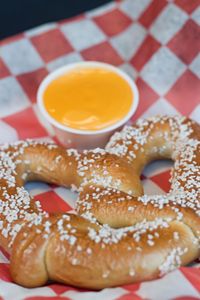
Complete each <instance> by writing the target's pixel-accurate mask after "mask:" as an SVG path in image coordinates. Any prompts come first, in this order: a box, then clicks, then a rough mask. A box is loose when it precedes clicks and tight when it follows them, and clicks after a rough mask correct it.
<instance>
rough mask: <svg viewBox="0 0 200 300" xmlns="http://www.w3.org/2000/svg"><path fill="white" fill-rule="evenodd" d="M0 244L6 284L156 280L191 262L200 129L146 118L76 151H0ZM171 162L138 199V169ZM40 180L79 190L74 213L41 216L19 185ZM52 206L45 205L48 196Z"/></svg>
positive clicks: (19, 147) (20, 146)
mask: <svg viewBox="0 0 200 300" xmlns="http://www.w3.org/2000/svg"><path fill="white" fill-rule="evenodd" d="M0 150H1V151H0V244H1V246H2V247H3V248H4V249H5V250H7V251H8V252H9V253H11V275H12V278H13V280H14V281H15V282H17V283H18V284H21V285H23V286H27V287H36V286H40V285H43V284H45V283H46V281H47V280H49V279H50V280H54V281H58V282H63V283H66V284H70V285H74V286H79V287H87V288H92V289H101V288H104V287H111V286H116V285H121V284H128V283H133V282H137V281H141V280H142V281H144V280H149V279H153V278H156V277H158V276H161V275H163V274H165V273H167V272H169V271H171V270H173V269H174V268H176V267H179V266H181V265H186V264H188V263H189V262H191V261H193V260H194V259H196V258H197V257H199V252H200V250H199V245H200V217H199V216H200V199H199V198H200V151H199V150H200V126H199V125H198V124H196V123H195V122H193V121H191V120H189V119H187V118H184V117H165V116H163V117H153V118H149V119H147V120H141V121H138V122H137V123H136V125H133V126H126V127H124V129H123V130H122V131H121V132H119V133H116V134H114V136H113V137H112V138H111V140H110V142H109V143H108V145H107V147H106V150H102V149H95V150H91V151H84V152H83V153H78V152H77V151H76V150H73V149H70V150H66V149H64V148H62V147H59V146H57V145H55V144H50V143H45V142H36V141H25V142H17V143H15V144H12V145H5V146H1V148H0ZM160 158H171V159H173V160H174V169H173V172H172V177H171V189H170V191H169V193H168V194H166V195H155V196H150V195H149V196H147V195H143V188H142V185H141V182H140V178H139V175H140V172H141V170H142V168H143V167H144V166H145V165H146V164H147V163H148V162H149V161H151V160H154V159H160ZM35 179H36V180H42V181H46V182H49V183H55V184H59V185H63V186H66V187H70V186H71V187H72V188H73V189H74V188H76V189H77V190H78V191H79V198H78V200H77V212H78V215H73V214H67V213H66V214H57V215H52V214H47V213H45V212H43V211H42V210H41V208H40V205H39V203H38V202H35V201H34V200H33V199H32V198H31V197H30V195H29V194H28V192H27V191H26V190H25V189H24V187H23V185H24V182H25V181H27V180H35ZM50 201H51V200H50Z"/></svg>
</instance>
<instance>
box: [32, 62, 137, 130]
mask: <svg viewBox="0 0 200 300" xmlns="http://www.w3.org/2000/svg"><path fill="white" fill-rule="evenodd" d="M79 67H82V68H91V67H92V68H95V67H102V68H104V69H108V70H112V71H113V72H115V73H116V74H118V75H119V76H121V77H122V78H123V79H125V80H126V82H127V83H128V84H129V86H130V87H131V90H132V92H133V95H134V97H133V99H132V105H131V108H130V110H129V111H128V113H127V114H126V115H125V117H123V118H122V119H121V120H119V121H118V122H116V123H114V124H112V125H111V126H108V127H105V128H103V129H100V130H80V129H75V128H71V127H68V126H66V125H62V124H61V123H59V122H58V121H57V120H55V119H54V118H53V117H52V116H51V115H50V114H49V113H48V112H47V110H46V109H45V106H44V101H43V94H44V91H45V89H46V88H47V86H48V85H49V84H50V83H51V82H52V81H53V80H54V79H56V78H57V77H59V76H60V75H62V74H64V73H67V72H69V71H71V70H73V69H76V68H79ZM138 104H139V91H138V88H137V86H136V84H135V82H134V81H133V79H132V78H131V77H130V76H129V75H128V74H127V73H125V72H124V71H122V70H121V69H119V68H117V67H115V66H113V65H111V64H108V63H103V62H97V61H81V62H75V63H69V64H67V65H64V66H62V67H60V68H58V69H56V70H55V71H53V72H51V73H50V74H48V75H47V76H46V77H45V78H44V79H43V80H42V82H41V83H40V85H39V88H38V91H37V105H38V107H39V110H40V112H41V113H42V115H43V116H44V117H45V118H46V119H47V121H48V122H49V123H50V124H51V125H53V126H54V127H56V128H58V129H61V130H63V131H65V132H70V133H74V134H81V135H96V134H103V133H108V132H110V131H114V130H115V129H117V128H119V127H121V126H123V125H124V124H125V123H126V122H127V121H128V120H129V119H130V118H131V117H132V116H133V114H134V113H135V111H136V109H137V107H138Z"/></svg>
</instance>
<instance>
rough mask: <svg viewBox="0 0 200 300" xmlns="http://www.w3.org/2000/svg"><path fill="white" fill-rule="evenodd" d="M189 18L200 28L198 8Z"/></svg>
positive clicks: (199, 11)
mask: <svg viewBox="0 0 200 300" xmlns="http://www.w3.org/2000/svg"><path fill="white" fill-rule="evenodd" d="M191 18H192V19H193V20H194V21H195V22H196V23H197V24H198V25H199V26H200V6H199V7H198V8H197V9H196V10H195V11H194V12H193V14H192V16H191Z"/></svg>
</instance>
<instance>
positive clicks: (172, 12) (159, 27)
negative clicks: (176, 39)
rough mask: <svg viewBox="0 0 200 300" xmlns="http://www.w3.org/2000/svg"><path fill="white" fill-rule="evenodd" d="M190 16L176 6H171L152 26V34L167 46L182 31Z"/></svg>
mask: <svg viewBox="0 0 200 300" xmlns="http://www.w3.org/2000/svg"><path fill="white" fill-rule="evenodd" d="M187 19H188V15H187V14H186V13H185V12H184V11H183V10H182V9H180V8H178V7H177V6H176V5H174V4H172V3H171V4H169V5H167V6H166V8H165V9H164V10H163V11H162V12H161V13H160V15H159V16H158V18H157V19H156V20H155V22H154V23H153V24H152V26H151V28H150V33H151V34H152V35H153V36H154V37H155V39H157V40H158V41H159V42H160V43H161V44H166V43H168V42H169V40H170V39H171V38H172V37H173V36H174V35H175V34H176V33H177V32H178V31H179V30H180V29H181V27H182V26H183V24H184V23H185V22H186V20H187Z"/></svg>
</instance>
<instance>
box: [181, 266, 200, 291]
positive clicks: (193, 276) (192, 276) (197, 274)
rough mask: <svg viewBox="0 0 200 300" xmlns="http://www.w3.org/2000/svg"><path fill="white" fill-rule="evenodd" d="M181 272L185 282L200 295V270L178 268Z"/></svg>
mask: <svg viewBox="0 0 200 300" xmlns="http://www.w3.org/2000/svg"><path fill="white" fill-rule="evenodd" d="M180 270H181V272H182V273H183V274H184V276H185V277H186V278H187V280H188V281H189V282H190V283H191V284H192V285H193V286H194V287H195V288H196V290H197V291H198V292H199V293H200V268H186V267H182V268H180Z"/></svg>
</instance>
